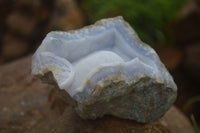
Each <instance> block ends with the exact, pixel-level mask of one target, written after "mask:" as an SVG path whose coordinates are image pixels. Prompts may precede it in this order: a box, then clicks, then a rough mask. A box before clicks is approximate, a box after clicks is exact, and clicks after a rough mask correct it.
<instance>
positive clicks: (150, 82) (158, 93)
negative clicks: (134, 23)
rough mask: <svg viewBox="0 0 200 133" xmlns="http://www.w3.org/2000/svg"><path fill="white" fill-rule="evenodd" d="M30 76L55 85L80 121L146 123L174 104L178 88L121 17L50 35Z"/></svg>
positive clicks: (146, 46)
mask: <svg viewBox="0 0 200 133" xmlns="http://www.w3.org/2000/svg"><path fill="white" fill-rule="evenodd" d="M32 73H33V74H34V75H38V76H40V77H41V79H42V80H43V81H45V82H48V83H54V84H55V85H56V86H57V87H58V88H59V91H60V93H61V95H62V96H63V98H64V99H65V100H66V101H67V102H69V103H70V104H71V105H72V106H73V107H74V108H75V110H76V112H77V113H78V114H79V115H80V116H81V117H82V118H84V119H95V118H97V117H102V116H103V115H105V114H110V115H113V116H117V117H120V118H125V119H132V120H135V121H138V122H142V123H147V122H151V121H154V120H156V119H158V118H159V117H161V116H162V115H163V114H164V113H165V112H166V111H167V110H168V109H169V107H170V106H171V105H172V104H173V102H174V101H175V99H176V95H177V87H176V84H175V83H174V81H173V79H172V77H171V76H170V74H169V72H168V71H167V70H166V68H165V66H164V65H163V64H162V63H161V61H160V59H159V57H158V56H157V54H156V53H155V51H154V50H153V49H152V48H151V47H150V46H148V45H147V44H145V43H143V42H142V41H141V40H140V39H139V38H138V36H137V34H136V33H135V31H134V30H133V29H132V28H131V27H130V25H129V24H128V23H127V22H125V21H124V20H123V18H122V17H115V18H109V19H102V20H100V21H98V22H96V23H95V24H94V25H91V26H87V27H85V28H83V29H80V30H75V31H70V32H57V31H56V32H50V33H49V34H48V35H47V36H46V37H45V39H44V40H43V42H42V44H41V46H40V47H39V48H38V49H37V51H36V52H35V54H34V55H33V58H32Z"/></svg>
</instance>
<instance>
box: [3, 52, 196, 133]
mask: <svg viewBox="0 0 200 133" xmlns="http://www.w3.org/2000/svg"><path fill="white" fill-rule="evenodd" d="M30 66H31V57H30V56H29V57H26V58H24V59H21V60H19V61H16V62H13V63H10V64H7V65H4V66H1V67H0V81H1V82H0V132H1V133H66V132H67V133H77V132H78V133H94V132H96V133H100V132H103V133H146V132H148V133H155V132H159V133H195V132H194V130H193V128H192V126H191V124H190V123H189V121H188V119H187V118H186V117H185V116H184V115H183V114H182V113H181V112H180V111H179V110H178V109H177V108H176V107H171V109H170V110H169V111H168V112H167V113H166V114H165V115H164V116H163V117H162V118H161V119H159V120H157V121H155V122H153V123H151V124H138V123H135V122H133V121H129V120H123V119H118V118H115V117H112V116H105V117H103V118H101V119H97V120H83V119H81V118H80V117H79V116H78V115H77V114H76V113H75V111H74V109H73V108H71V106H69V105H68V104H66V103H65V102H64V101H63V100H62V98H61V97H60V96H59V94H58V93H57V91H56V90H55V89H54V87H52V86H50V85H44V84H42V83H41V82H40V81H39V79H36V78H33V77H32V75H31V74H30V72H31V68H30Z"/></svg>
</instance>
